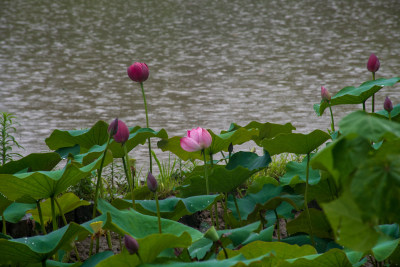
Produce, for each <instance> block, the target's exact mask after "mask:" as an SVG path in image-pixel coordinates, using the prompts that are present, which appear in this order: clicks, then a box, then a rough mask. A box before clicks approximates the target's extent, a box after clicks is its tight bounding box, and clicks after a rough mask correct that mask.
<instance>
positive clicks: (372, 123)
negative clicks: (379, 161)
mask: <svg viewBox="0 0 400 267" xmlns="http://www.w3.org/2000/svg"><path fill="white" fill-rule="evenodd" d="M339 127H340V131H341V132H342V134H343V135H349V134H358V135H359V136H361V137H364V138H366V139H369V140H371V141H373V142H379V141H381V140H382V139H383V138H385V139H386V140H388V139H395V138H399V137H400V124H399V123H397V122H393V121H389V120H386V119H383V118H379V117H376V116H372V115H370V114H368V113H365V112H364V111H361V110H359V111H355V112H352V113H350V114H349V115H347V116H345V117H344V118H343V119H342V120H341V121H340V122H339Z"/></svg>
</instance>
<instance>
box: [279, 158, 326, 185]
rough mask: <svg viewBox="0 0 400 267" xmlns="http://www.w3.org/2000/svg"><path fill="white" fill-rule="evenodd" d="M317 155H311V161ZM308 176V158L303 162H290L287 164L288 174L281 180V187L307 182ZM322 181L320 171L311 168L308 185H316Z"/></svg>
mask: <svg viewBox="0 0 400 267" xmlns="http://www.w3.org/2000/svg"><path fill="white" fill-rule="evenodd" d="M314 155H315V154H310V159H311V158H312V157H313V156H314ZM306 174H307V156H306V157H305V158H304V159H303V161H302V162H297V161H290V162H288V163H287V164H286V173H285V174H284V175H283V176H282V177H280V178H279V182H280V183H281V185H291V186H292V185H295V184H299V183H305V182H306V176H307V175H306ZM320 180H321V175H320V174H319V170H313V169H311V168H309V177H308V184H309V185H316V184H318V183H319V181H320Z"/></svg>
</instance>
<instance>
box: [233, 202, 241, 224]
mask: <svg viewBox="0 0 400 267" xmlns="http://www.w3.org/2000/svg"><path fill="white" fill-rule="evenodd" d="M232 196H233V201H234V202H235V207H236V212H237V214H238V217H239V222H240V226H241V225H242V216H240V210H239V206H238V203H237V201H236V197H235V195H234V194H232Z"/></svg>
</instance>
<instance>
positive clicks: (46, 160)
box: [0, 152, 61, 174]
mask: <svg viewBox="0 0 400 267" xmlns="http://www.w3.org/2000/svg"><path fill="white" fill-rule="evenodd" d="M60 161H61V157H60V155H58V154H57V153H55V152H50V153H32V154H29V155H28V156H26V157H23V158H22V159H19V160H14V161H10V162H8V163H6V164H4V165H2V166H1V167H0V173H1V174H14V173H17V172H35V171H51V170H52V169H53V168H54V167H55V166H56V165H57V164H58V163H59V162H60Z"/></svg>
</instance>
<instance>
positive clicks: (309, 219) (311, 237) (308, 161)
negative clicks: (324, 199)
mask: <svg viewBox="0 0 400 267" xmlns="http://www.w3.org/2000/svg"><path fill="white" fill-rule="evenodd" d="M309 169H310V153H308V154H307V170H306V190H305V192H304V205H305V208H306V212H307V217H308V223H309V227H310V239H311V243H312V245H313V246H314V247H315V241H314V236H313V230H312V224H311V215H310V210H309V209H308V200H307V194H308V177H309V172H310V170H309Z"/></svg>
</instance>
